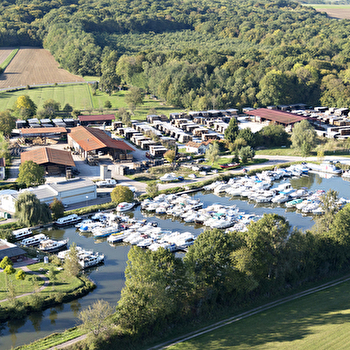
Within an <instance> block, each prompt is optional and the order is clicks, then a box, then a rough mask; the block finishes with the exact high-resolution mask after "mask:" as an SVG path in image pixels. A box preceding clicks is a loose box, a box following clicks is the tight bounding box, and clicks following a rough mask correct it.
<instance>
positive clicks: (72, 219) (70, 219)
mask: <svg viewBox="0 0 350 350" xmlns="http://www.w3.org/2000/svg"><path fill="white" fill-rule="evenodd" d="M80 221H81V217H80V216H78V215H77V214H72V215H68V216H64V217H63V218H59V219H57V221H56V222H55V225H56V226H59V227H61V226H68V225H74V224H76V223H78V222H80Z"/></svg>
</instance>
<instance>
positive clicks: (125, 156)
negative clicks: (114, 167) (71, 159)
mask: <svg viewBox="0 0 350 350" xmlns="http://www.w3.org/2000/svg"><path fill="white" fill-rule="evenodd" d="M68 144H69V146H70V147H72V148H74V149H75V151H76V152H79V154H80V155H81V156H82V157H83V158H84V159H87V157H88V155H95V154H97V153H102V154H108V155H110V156H111V157H112V158H113V160H128V161H132V159H133V155H132V154H130V153H129V152H132V151H134V149H133V148H132V147H130V146H129V145H128V144H127V143H125V142H124V141H121V140H115V139H112V138H111V137H110V136H108V135H107V134H106V133H105V132H104V131H103V130H100V129H96V128H89V127H86V126H78V127H76V128H74V129H72V131H71V133H70V134H69V135H68Z"/></svg>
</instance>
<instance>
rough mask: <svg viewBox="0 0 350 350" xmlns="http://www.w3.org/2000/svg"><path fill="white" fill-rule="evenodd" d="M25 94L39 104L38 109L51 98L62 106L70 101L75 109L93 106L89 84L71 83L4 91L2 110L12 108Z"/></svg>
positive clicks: (0, 107)
mask: <svg viewBox="0 0 350 350" xmlns="http://www.w3.org/2000/svg"><path fill="white" fill-rule="evenodd" d="M23 95H28V96H29V97H30V98H31V99H32V100H33V101H34V103H35V104H36V105H37V106H38V110H40V109H41V108H42V105H43V103H44V102H45V101H46V100H48V99H50V98H52V99H54V100H55V101H57V102H60V103H61V108H63V107H64V105H65V104H66V103H69V104H70V105H71V106H72V107H73V108H74V109H85V108H92V101H91V95H90V91H89V87H88V86H87V84H70V85H57V86H47V87H36V88H34V87H32V88H30V89H29V90H19V91H11V92H2V93H0V111H4V110H6V109H11V108H12V107H13V105H14V104H15V102H16V100H17V98H18V97H19V96H23Z"/></svg>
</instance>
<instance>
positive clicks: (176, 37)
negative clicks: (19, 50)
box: [0, 0, 350, 110]
mask: <svg viewBox="0 0 350 350" xmlns="http://www.w3.org/2000/svg"><path fill="white" fill-rule="evenodd" d="M349 29H350V22H349V21H348V20H336V19H329V18H327V17H326V15H325V14H321V13H318V12H316V11H315V10H314V9H312V8H310V7H306V6H302V5H300V4H299V3H297V2H292V1H288V0H279V1H265V0H261V1H258V0H255V1H253V0H252V1H248V2H243V1H238V0H236V1H235V0H234V1H227V0H217V1H207V0H197V1H178V0H174V1H167V0H164V1H149V0H126V1H112V0H57V1H39V0H8V1H3V2H1V4H0V46H18V45H26V46H28V45H30V46H35V45H39V46H40V45H42V46H43V47H45V48H47V49H49V50H50V51H51V52H52V53H53V55H54V56H55V58H56V59H57V60H58V62H59V63H60V65H61V66H62V67H63V68H66V69H68V70H69V71H70V72H72V73H77V74H81V75H98V76H102V79H101V84H100V88H102V89H104V90H108V91H111V90H113V89H114V88H115V87H116V86H117V85H118V84H120V83H121V82H125V83H127V84H129V85H134V86H138V87H141V88H143V89H144V90H145V92H149V93H151V94H154V95H156V96H158V97H160V98H161V99H163V100H166V101H167V102H168V103H169V104H171V105H174V106H178V107H183V108H188V109H195V110H201V109H210V108H228V107H231V108H234V107H238V108H240V107H243V106H259V105H263V106H265V105H271V104H286V103H296V102H298V103H300V102H303V103H306V104H309V105H318V104H322V105H328V106H338V107H340V106H348V105H349V104H350V86H349V82H350V69H349V62H350V44H349V42H348V33H349Z"/></svg>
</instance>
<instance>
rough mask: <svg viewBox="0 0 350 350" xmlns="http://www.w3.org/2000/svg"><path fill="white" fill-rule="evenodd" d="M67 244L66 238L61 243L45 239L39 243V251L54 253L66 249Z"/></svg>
mask: <svg viewBox="0 0 350 350" xmlns="http://www.w3.org/2000/svg"><path fill="white" fill-rule="evenodd" d="M67 244H68V238H67V239H63V240H61V241H55V240H53V239H45V240H43V241H41V242H40V245H39V250H41V251H43V252H47V253H51V252H56V251H59V250H61V249H63V248H66V247H67Z"/></svg>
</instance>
